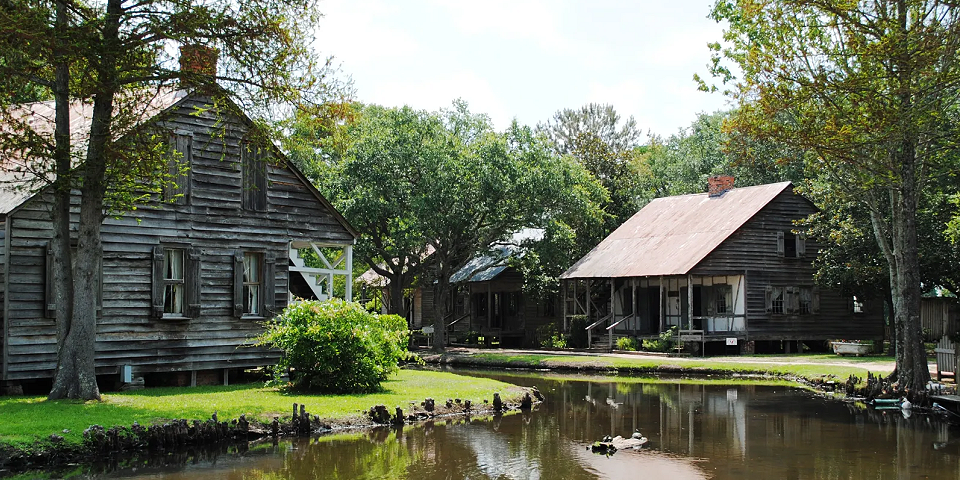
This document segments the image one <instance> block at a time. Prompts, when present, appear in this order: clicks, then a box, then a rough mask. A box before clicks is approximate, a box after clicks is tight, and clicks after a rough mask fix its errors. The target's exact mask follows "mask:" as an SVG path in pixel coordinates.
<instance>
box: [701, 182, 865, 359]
mask: <svg viewBox="0 0 960 480" xmlns="http://www.w3.org/2000/svg"><path fill="white" fill-rule="evenodd" d="M814 211H815V208H814V207H813V205H811V204H810V203H809V202H808V201H806V200H805V199H803V198H802V197H801V196H799V195H796V194H794V193H793V191H792V189H787V190H785V191H784V192H783V193H781V194H780V195H779V196H777V198H775V199H774V200H773V201H772V202H770V203H769V204H768V205H767V206H766V207H764V208H763V209H762V210H761V211H760V212H759V213H758V214H757V215H756V216H755V217H754V218H752V219H751V220H750V221H749V222H747V223H746V224H745V225H744V226H743V227H741V228H740V229H739V230H738V231H737V232H736V233H734V234H733V235H732V236H731V237H730V238H728V239H727V240H726V241H724V242H723V243H722V244H721V245H720V246H719V247H717V248H716V249H715V250H714V251H713V252H712V253H710V255H708V256H707V257H706V258H705V259H704V260H703V261H701V262H700V263H699V264H698V265H697V267H696V268H694V269H693V271H692V272H691V273H693V274H694V275H698V274H712V273H717V274H727V273H728V274H744V273H745V274H746V284H747V290H746V304H747V305H746V306H747V310H746V313H747V325H746V328H747V332H746V333H747V336H748V337H749V338H751V339H756V340H820V339H824V340H825V339H831V338H848V339H854V338H858V339H870V338H881V337H882V336H883V322H882V312H883V308H882V305H881V304H880V303H878V302H880V300H875V301H869V300H868V301H867V302H865V304H864V307H865V308H864V312H863V313H858V314H854V313H853V305H852V299H849V298H846V297H842V296H841V295H839V293H837V292H835V291H833V290H830V289H825V288H820V289H819V294H820V309H819V313H814V314H805V315H800V314H772V313H768V312H767V309H766V299H765V289H766V287H767V286H768V285H772V286H782V287H787V286H793V287H813V286H814V279H813V274H814V269H813V265H812V263H811V262H812V261H813V259H814V257H815V256H816V253H817V251H818V250H819V249H820V245H819V244H817V243H816V242H815V241H813V240H812V239H807V241H806V252H805V256H804V257H801V258H785V257H781V256H779V255H778V253H777V232H783V231H788V230H792V229H796V228H797V227H796V226H795V225H793V222H792V221H793V220H796V219H801V218H804V217H806V216H807V215H809V214H810V213H813V212H814Z"/></svg>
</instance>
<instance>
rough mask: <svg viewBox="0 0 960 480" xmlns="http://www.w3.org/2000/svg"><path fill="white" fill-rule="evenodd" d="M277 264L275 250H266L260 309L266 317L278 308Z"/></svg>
mask: <svg viewBox="0 0 960 480" xmlns="http://www.w3.org/2000/svg"><path fill="white" fill-rule="evenodd" d="M276 265H277V260H276V257H274V255H273V252H266V253H264V255H263V294H262V295H260V301H261V302H262V303H263V305H261V307H263V308H261V309H260V311H261V312H262V313H263V316H264V317H269V316H271V315H273V313H274V311H275V310H276V303H277V292H276V287H275V285H276V271H277V270H276Z"/></svg>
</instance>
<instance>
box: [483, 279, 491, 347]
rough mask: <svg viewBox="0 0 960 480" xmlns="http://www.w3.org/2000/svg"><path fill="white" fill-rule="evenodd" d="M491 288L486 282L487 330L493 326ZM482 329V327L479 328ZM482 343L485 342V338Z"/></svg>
mask: <svg viewBox="0 0 960 480" xmlns="http://www.w3.org/2000/svg"><path fill="white" fill-rule="evenodd" d="M492 289H493V287H491V286H490V282H487V329H488V330H489V329H490V328H492V325H493V290H492ZM481 328H483V327H481ZM483 341H487V339H486V338H484V339H483Z"/></svg>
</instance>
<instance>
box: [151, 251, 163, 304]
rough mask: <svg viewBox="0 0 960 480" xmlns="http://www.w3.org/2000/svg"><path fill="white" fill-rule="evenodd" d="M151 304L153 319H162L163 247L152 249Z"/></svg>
mask: <svg viewBox="0 0 960 480" xmlns="http://www.w3.org/2000/svg"><path fill="white" fill-rule="evenodd" d="M152 259H153V303H152V305H151V309H150V314H151V315H153V317H154V318H162V317H163V247H162V246H160V245H157V246H155V247H153V257H152Z"/></svg>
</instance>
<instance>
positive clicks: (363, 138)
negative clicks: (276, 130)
mask: <svg viewBox="0 0 960 480" xmlns="http://www.w3.org/2000/svg"><path fill="white" fill-rule="evenodd" d="M346 137H347V140H346V141H345V142H343V144H342V145H343V146H344V148H343V149H342V150H340V151H336V150H334V152H333V153H327V154H326V155H328V157H324V156H320V157H319V158H315V160H314V161H315V162H323V163H324V167H322V168H320V169H318V171H320V170H323V171H325V172H326V177H324V181H323V182H321V183H322V185H323V186H324V187H323V188H326V189H327V193H328V194H329V197H330V198H331V199H333V201H334V203H335V204H336V205H337V207H338V208H339V209H341V211H342V212H343V213H344V215H345V216H346V218H347V219H348V220H350V222H351V224H353V225H354V226H355V227H356V228H357V229H358V230H359V231H360V232H361V234H362V238H361V241H360V242H359V244H358V248H357V252H358V256H360V257H361V259H362V260H364V261H366V262H367V263H368V264H370V265H371V266H373V268H375V269H377V271H378V272H379V273H380V274H381V275H384V276H385V277H387V278H389V279H390V282H391V288H392V289H403V288H408V287H409V286H410V285H411V284H412V282H413V281H414V280H418V281H419V282H420V284H421V285H424V286H429V285H432V286H433V288H434V296H435V298H434V305H435V308H436V309H437V311H436V319H437V320H436V325H435V327H436V329H435V335H436V338H435V342H434V344H435V345H437V346H438V347H439V348H442V347H443V345H444V343H445V339H444V336H443V335H444V334H445V328H444V326H445V324H444V320H445V319H446V318H447V317H448V316H449V315H450V314H451V312H450V311H449V309H451V308H452V305H453V302H452V301H451V298H452V294H453V286H452V285H450V283H449V280H450V276H451V275H452V274H453V273H454V272H455V271H456V270H458V269H459V268H461V267H462V266H463V265H465V264H466V263H467V262H468V261H469V260H470V259H472V258H473V256H474V255H476V254H477V253H478V252H481V251H484V250H486V249H487V248H488V247H489V246H491V245H492V244H493V243H494V242H497V241H500V240H502V239H504V238H506V237H507V236H508V235H510V234H511V233H513V232H514V231H516V230H519V229H520V228H523V227H542V226H545V225H547V224H549V223H551V222H553V221H555V220H556V219H562V218H568V217H569V216H570V215H569V212H570V211H573V210H574V209H578V211H579V212H581V213H582V215H583V216H587V217H589V216H594V217H597V216H599V215H600V213H599V209H598V208H597V205H596V202H595V200H594V198H595V197H594V195H597V194H600V193H599V192H600V189H599V186H598V185H597V184H596V183H595V181H594V180H593V179H592V178H591V177H589V175H587V174H585V172H584V170H583V168H582V167H580V166H579V165H578V164H576V163H575V162H572V161H570V160H569V159H565V158H563V157H561V156H559V155H556V154H554V153H553V152H552V151H551V149H550V147H549V145H548V144H547V143H546V142H545V141H544V139H543V138H542V137H539V136H536V135H534V133H533V131H532V130H531V129H530V128H527V127H522V126H520V125H518V124H516V123H514V124H513V125H511V126H510V128H508V129H507V130H506V131H505V132H496V131H494V130H493V127H492V126H491V124H490V120H489V118H487V117H486V116H484V115H477V114H473V113H470V112H469V110H468V109H467V106H466V105H465V104H463V103H462V102H455V103H454V106H453V108H452V109H449V110H445V111H442V112H439V113H433V112H425V111H417V110H413V109H411V108H408V107H403V108H383V107H378V106H368V107H365V108H363V109H362V110H361V112H360V114H359V117H358V120H357V122H356V123H355V125H353V126H349V127H347V133H346ZM328 152H329V150H328ZM427 247H429V249H430V252H429V253H430V254H429V255H426V253H427V252H426V251H425V248H427ZM394 298H398V297H394Z"/></svg>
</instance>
